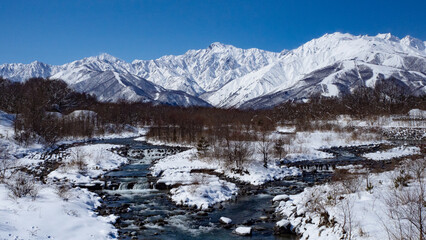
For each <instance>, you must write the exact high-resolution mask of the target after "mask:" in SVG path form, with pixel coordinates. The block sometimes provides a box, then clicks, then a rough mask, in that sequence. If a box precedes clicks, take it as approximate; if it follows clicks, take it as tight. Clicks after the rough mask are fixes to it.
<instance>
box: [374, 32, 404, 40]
mask: <svg viewBox="0 0 426 240" xmlns="http://www.w3.org/2000/svg"><path fill="white" fill-rule="evenodd" d="M376 38H381V39H384V40H389V41H392V42H399V41H400V39H399V38H398V37H397V36H394V35H392V34H391V33H379V34H377V35H376Z"/></svg>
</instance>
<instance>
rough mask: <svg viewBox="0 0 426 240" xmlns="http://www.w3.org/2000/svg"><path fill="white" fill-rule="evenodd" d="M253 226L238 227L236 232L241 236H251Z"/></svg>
mask: <svg viewBox="0 0 426 240" xmlns="http://www.w3.org/2000/svg"><path fill="white" fill-rule="evenodd" d="M251 232H252V229H251V227H237V228H236V229H235V230H234V233H235V234H237V235H240V236H251Z"/></svg>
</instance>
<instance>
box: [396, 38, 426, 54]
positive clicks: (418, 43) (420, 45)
mask: <svg viewBox="0 0 426 240" xmlns="http://www.w3.org/2000/svg"><path fill="white" fill-rule="evenodd" d="M401 44H404V45H406V46H410V47H412V48H415V49H417V50H420V51H424V50H425V43H424V42H423V41H422V40H420V39H417V38H413V37H411V36H410V35H407V36H406V37H404V38H403V39H401Z"/></svg>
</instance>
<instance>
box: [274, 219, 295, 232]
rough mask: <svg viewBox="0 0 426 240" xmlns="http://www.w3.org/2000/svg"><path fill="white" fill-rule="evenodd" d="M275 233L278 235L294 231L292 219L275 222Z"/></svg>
mask: <svg viewBox="0 0 426 240" xmlns="http://www.w3.org/2000/svg"><path fill="white" fill-rule="evenodd" d="M274 233H275V234H278V235H279V234H289V233H293V226H292V225H291V223H290V221H288V220H286V219H282V220H281V221H278V222H277V223H276V224H275V227H274Z"/></svg>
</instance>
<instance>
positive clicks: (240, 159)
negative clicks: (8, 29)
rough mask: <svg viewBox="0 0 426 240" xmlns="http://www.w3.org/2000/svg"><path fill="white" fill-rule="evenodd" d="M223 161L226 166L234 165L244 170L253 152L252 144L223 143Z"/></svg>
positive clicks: (227, 141) (243, 142) (241, 142)
mask: <svg viewBox="0 0 426 240" xmlns="http://www.w3.org/2000/svg"><path fill="white" fill-rule="evenodd" d="M222 154H223V155H222V159H224V160H225V165H227V166H232V165H234V166H235V167H236V168H237V169H240V170H241V169H243V166H244V165H245V164H246V163H247V162H248V161H249V159H250V156H251V155H252V154H253V150H252V149H251V148H250V144H249V143H247V142H245V141H229V140H226V141H225V142H224V143H223V150H222Z"/></svg>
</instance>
